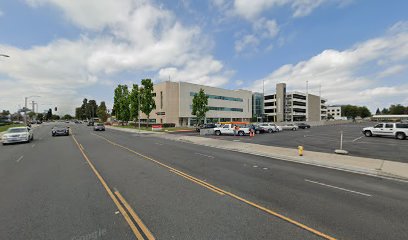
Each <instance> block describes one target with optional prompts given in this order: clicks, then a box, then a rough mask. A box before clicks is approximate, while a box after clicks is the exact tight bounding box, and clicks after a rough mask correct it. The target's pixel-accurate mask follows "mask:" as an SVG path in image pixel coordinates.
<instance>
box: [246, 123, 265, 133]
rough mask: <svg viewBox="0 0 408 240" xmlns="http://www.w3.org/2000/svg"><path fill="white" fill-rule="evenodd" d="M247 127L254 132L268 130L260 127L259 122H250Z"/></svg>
mask: <svg viewBox="0 0 408 240" xmlns="http://www.w3.org/2000/svg"><path fill="white" fill-rule="evenodd" d="M249 129H253V130H254V132H255V134H260V133H267V132H268V129H266V128H264V127H262V126H261V125H259V124H251V125H249Z"/></svg>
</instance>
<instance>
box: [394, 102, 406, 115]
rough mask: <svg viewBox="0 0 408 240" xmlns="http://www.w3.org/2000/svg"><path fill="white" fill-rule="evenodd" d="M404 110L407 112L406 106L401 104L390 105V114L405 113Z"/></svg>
mask: <svg viewBox="0 0 408 240" xmlns="http://www.w3.org/2000/svg"><path fill="white" fill-rule="evenodd" d="M404 112H405V107H404V106H402V105H401V104H397V105H391V106H390V114H395V115H399V114H404Z"/></svg>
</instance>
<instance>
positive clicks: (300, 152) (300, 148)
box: [298, 146, 303, 156]
mask: <svg viewBox="0 0 408 240" xmlns="http://www.w3.org/2000/svg"><path fill="white" fill-rule="evenodd" d="M298 152H299V156H303V146H298Z"/></svg>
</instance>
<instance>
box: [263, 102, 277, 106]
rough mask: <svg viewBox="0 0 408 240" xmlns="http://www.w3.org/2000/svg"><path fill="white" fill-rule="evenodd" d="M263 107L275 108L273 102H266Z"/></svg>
mask: <svg viewBox="0 0 408 240" xmlns="http://www.w3.org/2000/svg"><path fill="white" fill-rule="evenodd" d="M265 106H275V102H266V103H265Z"/></svg>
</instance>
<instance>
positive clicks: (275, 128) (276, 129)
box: [259, 123, 282, 133]
mask: <svg viewBox="0 0 408 240" xmlns="http://www.w3.org/2000/svg"><path fill="white" fill-rule="evenodd" d="M259 125H260V126H261V127H263V128H264V129H266V130H267V131H268V133H273V132H279V131H282V128H281V127H279V126H276V124H274V123H260V124H259Z"/></svg>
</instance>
